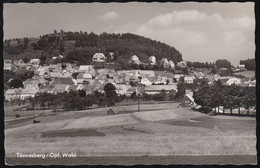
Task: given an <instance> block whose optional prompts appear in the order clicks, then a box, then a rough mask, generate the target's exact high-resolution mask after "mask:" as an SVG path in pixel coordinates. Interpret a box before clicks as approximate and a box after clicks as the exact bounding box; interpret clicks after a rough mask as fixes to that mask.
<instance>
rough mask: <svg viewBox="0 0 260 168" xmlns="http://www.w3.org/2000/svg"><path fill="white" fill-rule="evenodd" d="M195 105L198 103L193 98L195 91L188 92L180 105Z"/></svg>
mask: <svg viewBox="0 0 260 168" xmlns="http://www.w3.org/2000/svg"><path fill="white" fill-rule="evenodd" d="M195 105H196V104H195V101H194V98H193V92H188V93H186V94H185V95H184V97H183V98H182V99H181V102H180V107H193V106H195Z"/></svg>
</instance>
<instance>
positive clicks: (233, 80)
mask: <svg viewBox="0 0 260 168" xmlns="http://www.w3.org/2000/svg"><path fill="white" fill-rule="evenodd" d="M240 83H241V79H239V78H236V77H232V78H229V79H228V80H227V82H226V84H227V85H229V86H230V85H232V84H236V85H237V84H240Z"/></svg>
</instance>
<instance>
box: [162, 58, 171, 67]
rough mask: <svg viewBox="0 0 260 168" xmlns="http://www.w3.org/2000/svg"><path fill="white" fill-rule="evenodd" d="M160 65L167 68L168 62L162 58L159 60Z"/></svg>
mask: <svg viewBox="0 0 260 168" xmlns="http://www.w3.org/2000/svg"><path fill="white" fill-rule="evenodd" d="M160 63H161V65H163V67H164V68H168V67H169V61H168V59H167V58H162V60H161V62H160Z"/></svg>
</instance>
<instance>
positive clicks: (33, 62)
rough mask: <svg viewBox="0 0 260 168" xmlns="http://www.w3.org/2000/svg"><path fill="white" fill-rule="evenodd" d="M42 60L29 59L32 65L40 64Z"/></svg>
mask: <svg viewBox="0 0 260 168" xmlns="http://www.w3.org/2000/svg"><path fill="white" fill-rule="evenodd" d="M40 62H41V60H40V59H39V58H33V59H31V60H30V61H29V63H30V64H31V65H39V64H40Z"/></svg>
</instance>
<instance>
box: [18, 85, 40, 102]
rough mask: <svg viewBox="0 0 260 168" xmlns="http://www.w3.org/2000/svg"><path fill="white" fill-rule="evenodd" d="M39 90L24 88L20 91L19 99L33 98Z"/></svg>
mask: <svg viewBox="0 0 260 168" xmlns="http://www.w3.org/2000/svg"><path fill="white" fill-rule="evenodd" d="M38 91H39V90H38V89H35V88H25V89H22V92H21V95H20V98H21V99H22V100H24V99H26V98H29V97H32V98H33V97H35V94H36V93H37V92H38Z"/></svg>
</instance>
